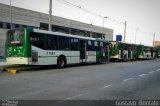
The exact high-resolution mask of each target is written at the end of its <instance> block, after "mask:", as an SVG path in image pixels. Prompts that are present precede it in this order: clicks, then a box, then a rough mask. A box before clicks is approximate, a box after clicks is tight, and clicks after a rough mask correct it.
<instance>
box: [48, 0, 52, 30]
mask: <svg viewBox="0 0 160 106" xmlns="http://www.w3.org/2000/svg"><path fill="white" fill-rule="evenodd" d="M48 30H49V31H52V0H50V1H49V21H48Z"/></svg>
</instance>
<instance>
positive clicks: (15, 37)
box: [8, 29, 24, 45]
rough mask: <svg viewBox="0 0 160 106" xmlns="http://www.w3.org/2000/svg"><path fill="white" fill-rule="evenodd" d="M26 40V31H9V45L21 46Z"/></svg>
mask: <svg viewBox="0 0 160 106" xmlns="http://www.w3.org/2000/svg"><path fill="white" fill-rule="evenodd" d="M23 39H24V30H22V29H18V30H11V31H8V43H9V45H17V44H18V45H19V44H22V43H23Z"/></svg>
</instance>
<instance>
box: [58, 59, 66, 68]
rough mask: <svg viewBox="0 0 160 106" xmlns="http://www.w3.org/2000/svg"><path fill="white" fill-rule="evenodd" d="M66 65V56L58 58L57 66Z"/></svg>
mask: <svg viewBox="0 0 160 106" xmlns="http://www.w3.org/2000/svg"><path fill="white" fill-rule="evenodd" d="M65 65H66V61H65V58H64V57H59V58H58V60H57V67H58V68H64V67H65Z"/></svg>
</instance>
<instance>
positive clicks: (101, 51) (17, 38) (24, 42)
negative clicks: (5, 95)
mask: <svg viewBox="0 0 160 106" xmlns="http://www.w3.org/2000/svg"><path fill="white" fill-rule="evenodd" d="M107 44H108V42H107V41H105V40H100V39H96V38H90V37H83V36H77V35H71V34H64V33H59V32H50V31H44V30H39V29H31V28H24V29H13V30H9V31H8V32H7V35H6V61H7V63H8V64H24V65H57V66H58V67H59V68H62V67H64V66H65V65H67V64H75V63H90V62H97V63H102V62H103V60H106V52H107V51H106V49H105V48H106V47H105V46H106V45H107Z"/></svg>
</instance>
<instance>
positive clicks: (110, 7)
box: [0, 0, 160, 45]
mask: <svg viewBox="0 0 160 106" xmlns="http://www.w3.org/2000/svg"><path fill="white" fill-rule="evenodd" d="M67 1H69V2H71V3H73V4H76V5H78V6H81V7H82V8H85V9H88V10H90V11H92V12H94V13H97V14H100V15H102V16H107V17H108V19H105V23H104V26H105V27H107V28H111V29H113V30H114V35H117V34H122V35H123V32H124V24H122V23H119V22H117V21H120V22H124V21H125V20H126V21H127V35H126V41H127V42H131V43H135V42H136V43H141V44H145V45H152V41H153V33H154V32H155V33H156V38H155V40H160V21H159V20H160V13H159V10H160V0H67ZM0 3H5V4H9V0H0ZM12 5H14V6H18V7H23V8H27V9H31V10H35V11H39V12H44V13H48V8H49V7H48V5H49V0H12ZM53 14H54V15H56V16H60V17H64V18H68V19H73V20H77V21H81V22H85V23H89V24H91V23H92V24H93V25H98V26H103V18H101V17H98V16H95V15H92V14H90V13H87V12H85V11H83V10H81V9H79V8H76V7H74V6H71V5H69V4H67V3H65V2H63V1H62V0H53ZM111 20H117V21H115V22H114V21H111ZM135 36H136V40H135ZM114 39H115V36H114Z"/></svg>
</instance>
